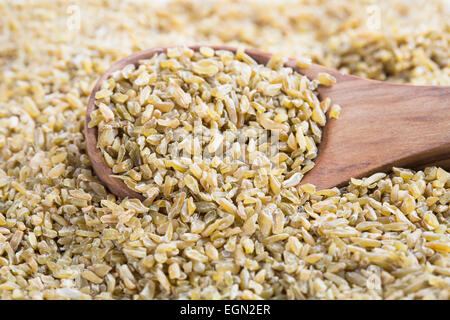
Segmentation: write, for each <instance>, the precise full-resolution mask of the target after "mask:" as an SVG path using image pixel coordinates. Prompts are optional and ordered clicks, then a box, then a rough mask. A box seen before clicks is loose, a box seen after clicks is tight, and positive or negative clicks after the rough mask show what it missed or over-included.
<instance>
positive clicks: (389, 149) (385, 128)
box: [303, 74, 450, 188]
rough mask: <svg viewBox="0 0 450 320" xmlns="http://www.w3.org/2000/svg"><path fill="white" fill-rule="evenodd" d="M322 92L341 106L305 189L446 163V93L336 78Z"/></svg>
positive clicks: (449, 94) (449, 115) (449, 151)
mask: <svg viewBox="0 0 450 320" xmlns="http://www.w3.org/2000/svg"><path fill="white" fill-rule="evenodd" d="M335 75H336V76H337V77H338V83H337V84H336V85H335V86H333V87H330V88H322V89H320V95H321V96H322V98H323V97H330V98H331V99H332V102H333V103H338V104H340V105H341V106H342V112H341V117H340V119H338V120H331V121H329V122H328V124H327V126H326V127H325V129H324V136H323V140H322V143H321V145H320V146H319V156H318V159H317V161H316V166H315V168H314V169H313V170H312V171H311V172H310V173H308V174H307V175H306V177H305V179H304V180H303V183H307V182H310V183H314V184H316V185H317V187H319V188H329V187H333V186H339V185H343V184H344V183H345V182H346V181H348V180H349V179H350V178H351V177H362V176H365V175H369V174H371V173H374V172H377V171H389V170H391V169H392V167H393V166H399V167H411V168H416V167H420V166H421V165H423V164H425V163H431V162H435V163H438V162H441V163H443V164H444V165H446V164H447V163H448V162H446V161H444V160H446V159H450V88H449V87H436V86H412V85H403V84H391V83H385V82H379V81H371V80H365V79H361V78H358V77H354V76H342V75H341V76H339V74H335Z"/></svg>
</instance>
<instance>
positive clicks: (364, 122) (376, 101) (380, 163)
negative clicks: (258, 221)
mask: <svg viewBox="0 0 450 320" xmlns="http://www.w3.org/2000/svg"><path fill="white" fill-rule="evenodd" d="M190 48H191V49H193V50H196V51H198V49H199V48H200V46H191V47H190ZM211 48H213V49H215V50H229V51H232V52H236V48H233V47H228V46H211ZM166 50H167V47H166V48H153V49H149V50H145V51H142V52H138V53H135V54H132V55H130V56H127V57H125V58H123V59H121V60H119V61H117V62H116V63H114V64H113V65H112V66H111V67H110V68H109V69H108V70H107V71H106V72H105V73H104V74H103V75H102V76H101V77H100V79H99V80H98V81H97V83H96V85H95V87H94V89H93V90H92V93H91V95H90V97H89V102H88V106H87V111H86V119H85V134H86V143H87V152H88V156H89V158H90V161H91V164H92V167H93V169H94V171H95V173H96V174H97V176H98V177H99V179H100V180H101V181H102V183H104V184H105V185H106V186H107V187H108V189H109V190H110V191H111V192H112V193H114V194H115V195H117V196H119V197H121V198H124V197H131V198H138V199H141V200H144V199H145V197H144V196H143V195H142V194H140V193H137V192H135V191H133V190H131V189H129V188H128V187H127V186H126V185H125V183H124V182H123V181H121V180H119V179H116V178H113V177H111V174H112V171H111V169H110V168H109V167H108V166H107V164H106V162H105V159H104V157H103V155H102V153H101V151H100V150H99V149H98V148H97V128H96V127H94V128H88V125H87V124H88V123H89V121H90V119H91V118H90V114H91V112H92V111H93V110H94V109H95V108H96V106H95V104H94V101H95V93H96V92H97V91H98V90H99V88H100V85H101V83H102V82H103V81H104V80H105V79H107V78H108V77H109V76H110V75H111V73H113V72H114V71H116V70H119V69H122V68H123V67H125V66H126V65H128V64H131V63H132V64H135V65H137V64H138V63H139V61H140V60H143V59H149V58H151V57H152V56H153V55H154V54H156V53H161V52H165V51H166ZM245 52H246V53H247V54H248V55H250V56H251V57H252V58H253V59H254V60H256V61H257V62H258V63H260V64H266V63H267V62H268V61H269V59H270V57H271V54H269V53H265V52H262V51H259V50H254V49H247V50H245ZM285 65H286V66H287V67H291V68H293V69H295V70H296V71H298V72H299V73H301V74H304V75H306V76H307V77H308V78H309V79H316V78H317V75H318V74H319V73H320V72H326V73H329V74H331V75H333V76H334V77H335V78H336V80H337V83H336V84H335V85H333V86H331V87H325V86H322V85H320V86H319V88H318V93H319V98H320V99H321V100H322V99H325V98H326V97H330V99H331V103H336V104H339V105H340V106H341V107H342V111H341V114H340V117H339V119H337V120H336V119H331V120H330V119H328V120H327V124H326V125H325V127H324V128H323V135H322V141H321V143H320V145H319V150H318V157H317V159H316V160H315V163H316V165H315V167H314V168H313V169H312V170H311V171H310V172H308V173H307V174H306V175H305V177H304V179H303V180H302V182H301V184H304V183H312V184H314V185H316V187H317V188H318V189H323V188H330V187H334V186H342V185H343V184H345V183H346V182H347V181H349V180H350V178H352V177H354V178H359V177H363V176H366V175H369V174H372V173H374V172H379V171H390V170H391V169H392V167H395V166H399V167H410V168H420V167H423V166H424V165H427V164H428V165H432V164H439V165H440V166H444V167H445V168H449V167H450V160H449V159H450V87H438V86H413V85H404V84H393V83H387V82H381V81H374V80H367V79H362V78H359V77H356V76H352V75H344V74H342V73H340V72H339V71H337V70H333V69H328V68H325V67H323V66H320V65H315V64H313V65H311V66H310V67H309V68H306V69H300V68H298V67H297V65H296V61H295V60H294V59H289V60H288V61H287V62H286V64H285Z"/></svg>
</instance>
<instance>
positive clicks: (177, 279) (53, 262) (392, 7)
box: [0, 0, 450, 299]
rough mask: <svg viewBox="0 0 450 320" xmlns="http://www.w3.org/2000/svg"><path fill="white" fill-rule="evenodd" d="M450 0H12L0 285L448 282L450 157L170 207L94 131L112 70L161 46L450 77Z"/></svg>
mask: <svg viewBox="0 0 450 320" xmlns="http://www.w3.org/2000/svg"><path fill="white" fill-rule="evenodd" d="M368 7H370V8H371V9H370V10H367V9H368ZM377 8H378V9H377ZM377 10H379V11H378V12H382V13H383V15H380V16H379V17H378V18H380V21H378V22H379V25H378V24H377V23H376V22H377V21H376V18H377V14H376V12H377ZM446 10H448V8H446V7H445V1H433V2H429V1H428V2H426V5H424V3H422V2H421V1H417V2H414V3H411V2H410V1H405V0H396V1H390V2H381V3H378V2H374V1H371V2H361V1H336V0H333V1H331V0H330V1H323V0H308V1H306V0H305V1H277V2H276V3H274V2H273V1H271V2H266V1H233V2H229V1H220V0H215V1H207V2H203V1H202V2H199V1H193V0H192V1H183V0H178V1H172V2H170V3H169V4H165V3H162V4H161V3H160V2H154V1H148V2H144V1H133V2H131V1H109V2H108V3H106V2H103V3H102V6H101V7H100V6H99V2H98V1H70V2H63V1H58V3H56V4H55V1H50V0H43V1H38V2H37V1H20V2H14V3H11V2H7V3H6V4H5V3H1V4H0V13H1V14H2V16H3V19H1V21H0V28H1V30H2V33H1V36H0V44H1V45H0V75H1V78H2V81H1V83H0V297H1V298H3V299H29V298H33V299H42V298H45V299H56V298H68V299H148V298H156V299H161V298H190V299H202V298H211V299H216V298H217V299H220V298H229V299H259V298H264V299H274V298H276V299H303V298H308V299H336V298H343V299H352V298H353V299H355V298H367V299H401V298H402V299H404V298H406V299H412V298H419V299H449V298H450V293H449V289H448V288H449V286H450V258H449V251H450V236H449V230H450V228H449V220H450V219H449V217H450V210H449V202H450V190H449V188H450V175H449V173H448V172H446V171H445V170H443V169H441V168H432V167H430V168H427V169H425V170H424V171H423V172H422V171H419V172H412V171H410V170H407V169H394V170H393V172H392V173H391V174H389V175H385V174H383V173H380V174H375V175H372V176H370V177H367V178H365V179H353V180H352V181H351V182H350V184H349V185H348V186H347V187H346V188H343V189H341V190H338V189H336V188H335V189H330V190H321V191H318V190H315V188H314V187H313V186H312V185H306V186H303V187H301V188H294V189H295V192H294V191H292V192H291V193H289V194H285V195H284V196H283V197H282V199H283V201H280V202H279V203H273V202H269V201H267V202H263V201H262V200H260V202H258V200H259V199H265V198H266V197H267V193H265V192H264V191H261V190H259V189H258V188H253V189H251V190H250V189H248V190H246V191H248V192H249V193H248V194H246V195H245V197H246V199H247V201H248V203H246V206H247V207H248V208H249V209H247V210H244V212H241V214H234V213H230V212H228V211H227V210H223V209H225V208H220V207H219V208H217V207H214V208H212V207H211V208H208V209H210V210H206V211H205V212H200V210H197V208H196V209H195V210H194V212H193V213H192V214H191V215H186V216H184V215H174V216H168V215H167V213H166V212H165V210H163V209H162V207H165V208H169V209H170V203H169V202H171V201H173V200H177V199H173V198H171V197H170V195H169V196H166V200H161V206H154V205H146V204H144V203H142V202H140V201H138V200H135V199H127V200H123V201H120V200H118V199H116V197H115V196H114V195H112V194H110V193H108V192H107V190H106V189H105V188H104V187H103V186H102V185H101V184H100V183H99V181H98V180H97V178H96V177H95V176H94V175H93V172H92V169H91V166H90V162H89V159H88V158H87V156H86V150H85V139H84V135H83V129H84V124H83V120H84V114H85V107H86V104H87V97H88V95H89V93H90V90H91V89H92V87H93V84H94V83H95V81H96V80H97V79H98V77H99V75H100V74H101V73H103V72H104V71H105V70H106V69H107V68H108V66H109V65H110V64H112V63H113V62H114V61H116V60H117V59H119V58H121V57H124V56H125V55H127V54H130V53H131V52H134V51H139V50H142V49H146V48H150V47H154V46H163V45H174V44H175V45H179V44H184V45H191V44H198V43H200V44H205V43H211V44H221V43H227V44H231V45H236V46H247V47H257V48H260V49H263V50H266V51H269V52H274V53H281V54H282V55H284V56H291V57H304V56H306V57H310V58H311V59H312V60H313V61H314V62H317V63H320V64H323V65H326V66H329V67H334V68H338V69H340V70H342V71H344V72H351V73H354V74H358V75H363V76H366V77H370V78H374V79H382V80H389V81H396V82H411V83H427V84H437V85H445V84H447V85H448V84H450V79H449V77H450V76H449V74H450V72H449V70H450V69H449V65H450V64H449V61H450V56H449V50H448V47H449V40H450V36H449V34H450V27H449V24H448V21H447V20H446V16H448V14H446ZM373 12H375V14H372V13H373ZM99 13H100V14H99ZM374 19H375V21H374ZM368 22H370V23H368ZM411 25H413V26H414V29H411V28H409V27H408V26H411ZM263 204H264V206H263ZM180 205H181V204H180ZM182 205H183V206H187V207H189V205H190V204H189V200H188V199H184V201H183V204H182ZM190 208H192V206H191V207H190ZM238 213H239V212H238Z"/></svg>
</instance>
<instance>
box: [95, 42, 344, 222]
mask: <svg viewBox="0 0 450 320" xmlns="http://www.w3.org/2000/svg"><path fill="white" fill-rule="evenodd" d="M284 63H285V59H284V58H283V57H282V56H280V55H274V56H272V58H271V59H270V61H269V62H268V63H267V65H265V66H264V65H261V64H258V63H257V62H256V61H254V60H253V59H252V58H251V57H250V56H249V55H247V54H246V53H245V52H244V51H243V50H238V51H237V52H236V54H234V53H233V52H230V51H227V50H214V49H212V48H209V47H201V48H200V49H199V50H198V51H194V50H191V49H189V48H185V47H176V48H169V49H168V50H167V52H166V53H159V54H155V55H154V56H153V57H152V58H151V59H148V60H142V61H140V62H139V64H138V65H137V66H135V65H133V64H130V65H127V66H125V67H124V68H123V69H122V70H118V71H115V72H114V73H113V74H112V75H111V77H110V78H109V79H107V80H105V81H104V82H103V83H102V85H101V88H100V90H99V91H98V92H97V93H96V95H95V99H96V100H95V105H96V106H97V109H96V110H95V111H93V112H92V114H91V122H90V123H89V127H95V126H97V127H98V145H97V146H98V148H100V150H101V151H102V153H103V155H104V158H105V160H106V163H107V165H108V166H109V167H110V168H111V170H112V174H113V176H114V177H115V178H118V179H122V180H123V181H124V182H125V184H126V185H127V186H128V187H129V188H130V189H132V190H134V191H137V192H140V193H142V194H143V195H144V196H145V197H146V200H145V201H144V204H145V205H147V206H149V205H152V206H156V207H157V209H159V208H164V209H163V210H165V211H166V212H167V213H168V214H169V217H174V216H176V215H178V214H181V215H185V216H189V215H192V214H193V213H194V212H200V213H207V212H209V211H211V210H217V209H220V210H222V211H225V212H228V213H231V214H234V215H239V216H242V217H245V216H247V214H249V213H251V212H255V211H258V210H261V209H262V208H266V209H267V210H270V211H274V210H277V208H276V206H275V205H268V204H270V203H274V202H275V201H278V202H279V203H283V202H287V203H294V204H298V201H299V200H298V199H300V197H299V192H301V190H300V188H301V187H299V182H300V181H301V179H302V177H303V175H304V174H305V173H306V172H308V171H309V170H311V169H312V168H313V166H314V162H313V160H314V158H316V156H317V146H318V144H319V143H320V140H321V135H322V130H321V127H323V126H324V125H325V124H326V116H325V114H326V112H327V110H328V109H329V107H330V100H329V99H325V100H323V101H319V99H318V97H317V92H316V88H317V86H318V85H319V84H323V85H332V84H333V83H334V81H335V80H334V78H333V77H331V76H330V75H328V74H320V75H319V77H318V79H317V80H310V79H308V78H307V77H306V76H303V75H301V74H300V73H298V72H296V71H294V70H293V69H292V68H287V67H284ZM301 67H305V64H304V62H303V63H301ZM338 109H339V107H338V106H333V108H332V111H333V112H332V113H333V115H334V116H337V114H338ZM306 187H308V186H306Z"/></svg>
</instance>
